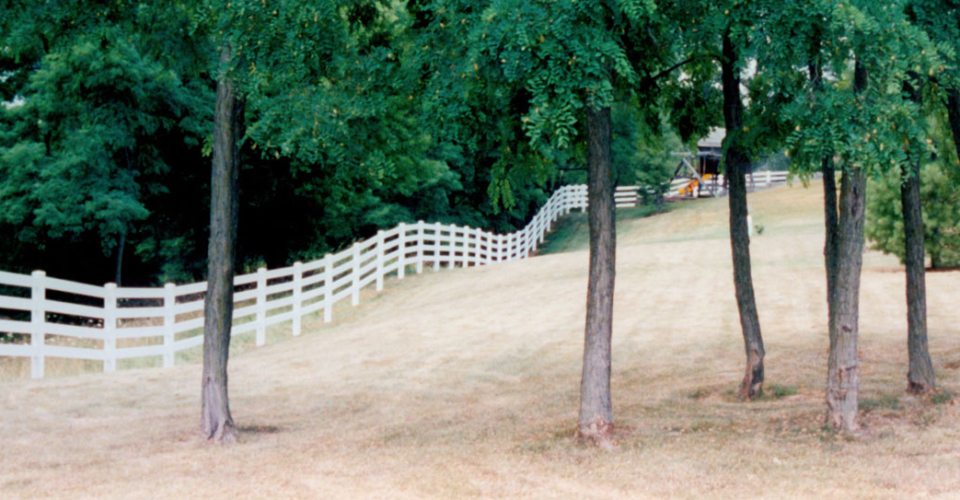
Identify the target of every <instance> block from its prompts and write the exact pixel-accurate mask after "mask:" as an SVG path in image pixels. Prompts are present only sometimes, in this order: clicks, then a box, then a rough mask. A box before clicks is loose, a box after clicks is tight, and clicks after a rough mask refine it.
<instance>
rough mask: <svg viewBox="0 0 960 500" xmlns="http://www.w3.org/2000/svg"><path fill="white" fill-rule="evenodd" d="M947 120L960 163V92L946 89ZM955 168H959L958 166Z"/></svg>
mask: <svg viewBox="0 0 960 500" xmlns="http://www.w3.org/2000/svg"><path fill="white" fill-rule="evenodd" d="M947 118H948V120H949V121H950V131H951V132H953V145H954V147H955V148H956V152H957V160H958V161H960V90H958V89H947ZM956 167H958V168H960V165H956Z"/></svg>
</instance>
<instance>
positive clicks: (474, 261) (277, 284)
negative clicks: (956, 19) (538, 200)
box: [0, 185, 638, 378]
mask: <svg viewBox="0 0 960 500" xmlns="http://www.w3.org/2000/svg"><path fill="white" fill-rule="evenodd" d="M637 201H638V197H637V188H636V187H634V186H625V187H620V188H618V190H617V194H616V202H617V206H618V207H630V206H634V205H636V203H637ZM586 206H587V187H586V186H584V185H574V186H565V187H562V188H560V189H558V190H557V191H556V192H554V193H553V195H552V196H551V197H550V199H549V200H548V201H547V203H546V204H545V205H544V206H543V207H542V208H541V209H540V211H539V212H537V214H536V215H535V216H534V217H533V219H532V220H531V221H530V223H529V224H527V226H526V227H524V228H523V229H522V230H519V231H515V232H513V233H509V234H494V233H490V232H487V231H483V230H481V229H477V228H470V227H459V226H456V225H445V224H436V223H425V222H423V221H420V222H417V223H416V224H403V223H401V224H400V225H399V226H397V227H395V228H393V229H390V230H387V231H380V232H378V233H377V234H376V236H374V237H372V238H369V239H367V240H364V241H360V242H357V243H355V244H354V245H353V246H351V247H350V248H347V249H345V250H342V251H340V252H337V253H334V254H328V255H326V256H325V257H324V258H322V259H319V260H316V261H313V262H307V263H300V262H297V263H295V264H293V265H292V266H289V267H284V268H279V269H272V270H267V269H263V268H261V269H258V270H257V272H255V273H250V274H245V275H240V276H236V277H235V278H234V291H235V293H234V301H235V304H234V311H233V318H234V319H235V320H237V321H235V322H234V326H233V329H232V330H231V334H233V335H236V334H240V333H246V332H255V342H256V345H263V344H264V343H265V342H266V329H267V327H269V326H271V325H275V324H278V323H285V322H289V323H290V326H291V332H292V334H293V335H294V336H297V335H300V332H301V318H302V317H303V316H305V315H307V314H312V313H315V312H318V311H320V310H322V311H323V319H324V321H325V322H329V321H331V320H332V319H333V306H334V304H336V303H338V302H341V301H344V300H347V299H349V300H350V303H351V304H353V305H357V304H358V303H359V302H360V291H361V290H362V289H364V288H366V287H370V286H373V287H374V288H375V289H376V290H378V291H379V290H381V289H382V288H383V280H384V278H385V277H386V276H387V275H390V274H394V275H395V276H396V277H397V278H399V279H403V278H404V276H405V275H406V274H407V273H408V272H416V273H421V272H423V269H424V267H426V266H430V267H432V268H433V269H435V270H436V269H440V268H441V267H457V266H459V267H467V266H479V265H487V264H493V263H498V262H506V261H512V260H517V259H523V258H526V257H528V256H529V255H530V254H531V253H533V252H535V251H536V249H537V247H538V245H539V244H540V243H542V242H543V240H544V236H545V235H546V233H547V232H549V231H550V230H551V228H552V226H553V223H554V222H556V221H557V219H558V218H559V217H560V216H563V215H566V214H568V213H570V211H572V210H575V209H581V210H583V209H586ZM206 289H207V284H206V282H202V283H191V284H186V285H175V284H173V283H168V284H166V285H165V286H163V287H157V288H121V287H118V286H116V285H115V284H112V283H108V284H106V285H104V286H102V287H101V286H93V285H87V284H82V283H75V282H71V281H66V280H61V279H57V278H52V277H49V276H47V275H46V274H45V273H44V272H43V271H35V272H34V273H33V274H31V275H21V274H14V273H9V272H4V271H0V332H4V333H8V334H16V336H17V337H19V339H18V340H17V341H15V342H13V343H0V356H12V357H28V358H30V367H31V368H30V372H31V376H32V377H33V378H42V377H43V376H44V363H45V360H46V359H47V358H50V357H59V358H71V359H84V360H95V361H102V362H103V370H104V371H106V372H111V371H114V370H116V368H117V361H118V360H124V359H132V358H144V357H155V358H159V359H162V364H163V366H165V367H168V366H173V364H174V360H175V356H176V353H177V352H179V351H183V350H186V349H191V348H194V347H197V346H200V345H202V344H203V335H202V328H203V322H204V319H203V308H204V294H205V292H206ZM28 337H29V342H28V343H27V342H26V339H27V338H28ZM63 338H69V339H83V340H85V341H87V342H75V341H74V342H68V343H72V344H74V345H62V344H64V343H65V342H64V341H63ZM128 339H149V340H148V341H141V343H143V342H149V345H135V346H127V347H125V346H122V345H118V341H127V340H128ZM123 343H126V342H120V343H119V344H123ZM77 344H80V345H83V346H82V347H78V346H77ZM90 344H92V345H90Z"/></svg>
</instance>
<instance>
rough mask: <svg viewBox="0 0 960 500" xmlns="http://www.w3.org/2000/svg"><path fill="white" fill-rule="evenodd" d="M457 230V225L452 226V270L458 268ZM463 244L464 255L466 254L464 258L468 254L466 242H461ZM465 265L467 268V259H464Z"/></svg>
mask: <svg viewBox="0 0 960 500" xmlns="http://www.w3.org/2000/svg"><path fill="white" fill-rule="evenodd" d="M457 229H458V228H457V225H456V224H450V268H451V269H453V268H456V267H457ZM461 243H464V246H463V250H464V252H463V253H464V256H466V253H467V252H466V242H465V241H461ZM463 265H464V267H466V265H467V263H466V259H464V263H463Z"/></svg>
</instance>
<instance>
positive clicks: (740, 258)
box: [721, 30, 765, 399]
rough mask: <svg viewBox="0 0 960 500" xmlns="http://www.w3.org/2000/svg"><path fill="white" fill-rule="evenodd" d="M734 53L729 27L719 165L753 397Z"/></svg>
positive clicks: (754, 366)
mask: <svg viewBox="0 0 960 500" xmlns="http://www.w3.org/2000/svg"><path fill="white" fill-rule="evenodd" d="M738 58H739V56H738V54H737V51H736V48H735V47H734V46H733V43H732V42H731V40H730V32H729V30H728V31H727V32H725V33H724V35H723V62H722V63H721V71H722V79H723V119H724V123H725V125H726V128H727V137H726V138H725V139H724V142H725V143H726V144H724V150H725V151H726V153H725V155H724V158H723V164H724V168H725V169H726V171H727V180H728V182H729V194H728V199H729V202H730V247H731V250H732V253H733V282H734V286H735V288H736V296H737V308H738V309H739V311H740V327H741V329H742V331H743V344H744V349H745V351H746V354H747V367H746V371H745V373H744V376H743V381H742V382H741V383H740V397H741V398H742V399H753V398H756V397H757V396H760V395H761V394H762V393H763V357H764V354H765V353H764V349H763V337H762V336H761V334H760V318H759V316H758V314H757V304H756V299H755V297H754V293H753V277H752V273H751V270H750V236H749V230H750V229H749V227H748V226H747V182H746V173H747V170H748V169H749V168H750V159H749V158H748V157H747V155H746V154H745V153H744V148H743V146H742V145H741V144H740V137H741V135H740V134H741V129H742V128H743V102H742V101H741V100H740V71H739V70H738V69H737V61H738Z"/></svg>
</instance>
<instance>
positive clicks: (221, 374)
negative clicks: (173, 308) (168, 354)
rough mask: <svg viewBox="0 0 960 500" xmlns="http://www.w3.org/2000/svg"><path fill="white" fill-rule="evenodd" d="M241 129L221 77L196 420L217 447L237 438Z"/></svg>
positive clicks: (226, 58) (236, 102)
mask: <svg viewBox="0 0 960 500" xmlns="http://www.w3.org/2000/svg"><path fill="white" fill-rule="evenodd" d="M231 58H232V51H231V47H230V45H229V44H227V45H225V46H224V47H223V48H222V49H221V51H220V63H221V66H223V67H226V66H228V65H229V64H230V60H231ZM242 129H243V102H242V100H241V99H240V98H239V97H238V95H237V91H236V88H235V85H234V82H233V80H232V79H231V78H230V77H228V76H222V77H221V78H220V80H219V81H218V82H217V104H216V109H215V115H214V132H213V168H212V173H211V182H210V186H211V196H210V244H209V249H208V254H207V259H208V264H207V266H208V268H207V269H208V270H207V282H208V285H207V294H206V298H205V302H204V321H205V322H204V327H203V383H202V406H203V408H202V413H201V422H200V429H201V431H202V432H203V435H204V437H206V439H207V440H210V441H215V442H219V443H231V442H234V441H236V439H237V429H236V427H235V426H234V424H233V417H231V415H230V400H229V396H228V394H227V358H228V356H229V353H230V328H231V326H232V324H233V274H234V258H235V249H234V243H235V241H236V231H237V220H238V211H239V210H238V208H239V173H240V138H241V137H242V134H243V131H242Z"/></svg>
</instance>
